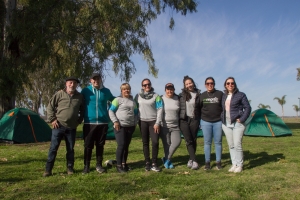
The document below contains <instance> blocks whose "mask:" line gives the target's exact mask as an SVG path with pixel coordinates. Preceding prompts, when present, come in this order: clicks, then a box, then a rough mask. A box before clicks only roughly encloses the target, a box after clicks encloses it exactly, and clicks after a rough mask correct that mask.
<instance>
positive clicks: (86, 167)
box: [82, 165, 90, 174]
mask: <svg viewBox="0 0 300 200" xmlns="http://www.w3.org/2000/svg"><path fill="white" fill-rule="evenodd" d="M88 173H90V167H89V166H87V165H85V166H84V168H83V171H82V174H88Z"/></svg>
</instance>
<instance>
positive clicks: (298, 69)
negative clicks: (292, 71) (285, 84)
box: [297, 68, 300, 81]
mask: <svg viewBox="0 0 300 200" xmlns="http://www.w3.org/2000/svg"><path fill="white" fill-rule="evenodd" d="M297 81H300V68H297Z"/></svg>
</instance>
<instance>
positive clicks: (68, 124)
mask: <svg viewBox="0 0 300 200" xmlns="http://www.w3.org/2000/svg"><path fill="white" fill-rule="evenodd" d="M78 83H79V80H78V79H77V78H75V77H69V78H67V79H66V87H65V89H63V90H60V91H58V92H56V93H55V94H54V96H53V97H52V98H51V99H50V102H49V104H48V106H47V118H48V121H49V122H50V123H51V124H52V127H53V129H52V136H51V145H50V149H49V153H48V160H47V163H46V170H45V172H44V174H43V176H44V177H46V176H50V175H52V168H53V166H54V162H55V158H56V155H57V150H58V148H59V145H60V142H61V140H62V139H63V138H65V142H66V150H67V154H66V159H67V173H68V174H69V175H71V174H73V173H74V169H73V167H74V145H75V138H76V128H77V126H78V124H80V123H81V122H82V120H83V114H84V99H83V96H82V94H80V93H79V92H77V90H76V88H77V85H78Z"/></svg>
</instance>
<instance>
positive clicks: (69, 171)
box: [67, 167, 74, 175]
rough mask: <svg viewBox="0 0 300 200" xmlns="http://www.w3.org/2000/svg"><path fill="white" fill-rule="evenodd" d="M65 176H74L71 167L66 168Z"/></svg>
mask: <svg viewBox="0 0 300 200" xmlns="http://www.w3.org/2000/svg"><path fill="white" fill-rule="evenodd" d="M67 174H68V175H72V174H74V169H73V167H68V168H67Z"/></svg>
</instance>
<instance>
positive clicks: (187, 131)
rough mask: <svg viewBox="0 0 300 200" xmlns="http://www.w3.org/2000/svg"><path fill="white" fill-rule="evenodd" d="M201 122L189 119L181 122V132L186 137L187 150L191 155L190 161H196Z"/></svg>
mask: <svg viewBox="0 0 300 200" xmlns="http://www.w3.org/2000/svg"><path fill="white" fill-rule="evenodd" d="M199 124H200V121H199V120H195V119H193V118H189V117H187V118H186V119H184V120H182V119H181V120H180V130H181V132H182V134H183V136H184V139H185V143H186V148H187V150H188V153H189V155H190V160H193V161H196V149H197V134H198V130H199Z"/></svg>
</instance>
